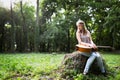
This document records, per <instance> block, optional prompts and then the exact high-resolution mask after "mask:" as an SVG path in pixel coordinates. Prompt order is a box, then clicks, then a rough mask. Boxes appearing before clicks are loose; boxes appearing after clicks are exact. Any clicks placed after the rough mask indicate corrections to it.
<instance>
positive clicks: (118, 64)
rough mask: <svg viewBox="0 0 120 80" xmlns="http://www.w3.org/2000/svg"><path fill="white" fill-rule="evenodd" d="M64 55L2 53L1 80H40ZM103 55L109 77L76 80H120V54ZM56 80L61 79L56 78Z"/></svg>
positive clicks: (57, 64) (77, 77) (94, 76)
mask: <svg viewBox="0 0 120 80" xmlns="http://www.w3.org/2000/svg"><path fill="white" fill-rule="evenodd" d="M64 55H65V54H64V53H61V54H60V53H59V54H58V53H51V54H49V53H14V54H13V53H4V54H3V53H2V54H0V80H39V79H40V78H41V77H43V76H44V75H50V73H51V71H53V70H55V69H57V68H58V67H59V66H60V65H61V61H62V59H63V57H64ZM101 55H102V57H103V59H104V60H105V62H106V64H107V65H108V67H109V74H108V75H107V77H104V76H102V75H98V76H97V75H93V74H90V75H87V76H83V75H82V74H78V75H76V76H74V79H75V80H85V79H87V80H120V53H112V52H101ZM56 79H57V80H59V79H60V78H57V76H56ZM44 80H46V79H44Z"/></svg>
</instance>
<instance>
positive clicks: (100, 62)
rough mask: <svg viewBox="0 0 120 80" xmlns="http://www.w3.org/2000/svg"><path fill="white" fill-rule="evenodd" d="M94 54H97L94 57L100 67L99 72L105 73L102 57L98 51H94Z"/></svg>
mask: <svg viewBox="0 0 120 80" xmlns="http://www.w3.org/2000/svg"><path fill="white" fill-rule="evenodd" d="M96 55H97V57H96V59H97V63H98V66H99V67H100V70H101V72H102V73H105V68H104V65H103V61H102V57H101V56H100V54H99V53H98V52H96Z"/></svg>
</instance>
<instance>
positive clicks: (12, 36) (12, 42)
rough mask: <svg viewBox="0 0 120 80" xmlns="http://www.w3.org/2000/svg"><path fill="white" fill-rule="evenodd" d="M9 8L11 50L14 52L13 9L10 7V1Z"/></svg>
mask: <svg viewBox="0 0 120 80" xmlns="http://www.w3.org/2000/svg"><path fill="white" fill-rule="evenodd" d="M10 5H11V6H10V8H11V52H14V45H15V44H14V42H15V29H14V16H13V9H12V2H11V4H10Z"/></svg>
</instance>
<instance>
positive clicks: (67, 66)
mask: <svg viewBox="0 0 120 80" xmlns="http://www.w3.org/2000/svg"><path fill="white" fill-rule="evenodd" d="M87 59H88V57H87V56H84V55H83V54H81V52H79V51H76V52H73V53H72V54H66V55H65V56H64V59H63V61H62V65H61V66H60V67H59V69H58V71H60V74H61V77H62V78H65V79H66V78H67V76H70V77H71V78H72V77H73V76H74V75H77V74H80V73H83V71H84V67H85V65H86V62H87ZM103 63H104V67H105V69H106V68H107V65H106V64H105V62H104V61H103ZM89 73H93V74H96V75H98V74H101V71H100V68H99V66H98V65H97V61H96V59H95V61H94V62H93V64H92V65H91V67H90V70H89Z"/></svg>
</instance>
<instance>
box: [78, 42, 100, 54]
mask: <svg viewBox="0 0 120 80" xmlns="http://www.w3.org/2000/svg"><path fill="white" fill-rule="evenodd" d="M76 50H77V51H80V52H85V53H91V52H94V51H97V50H98V49H97V48H96V49H93V48H91V47H87V46H84V45H80V44H77V45H76Z"/></svg>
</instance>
